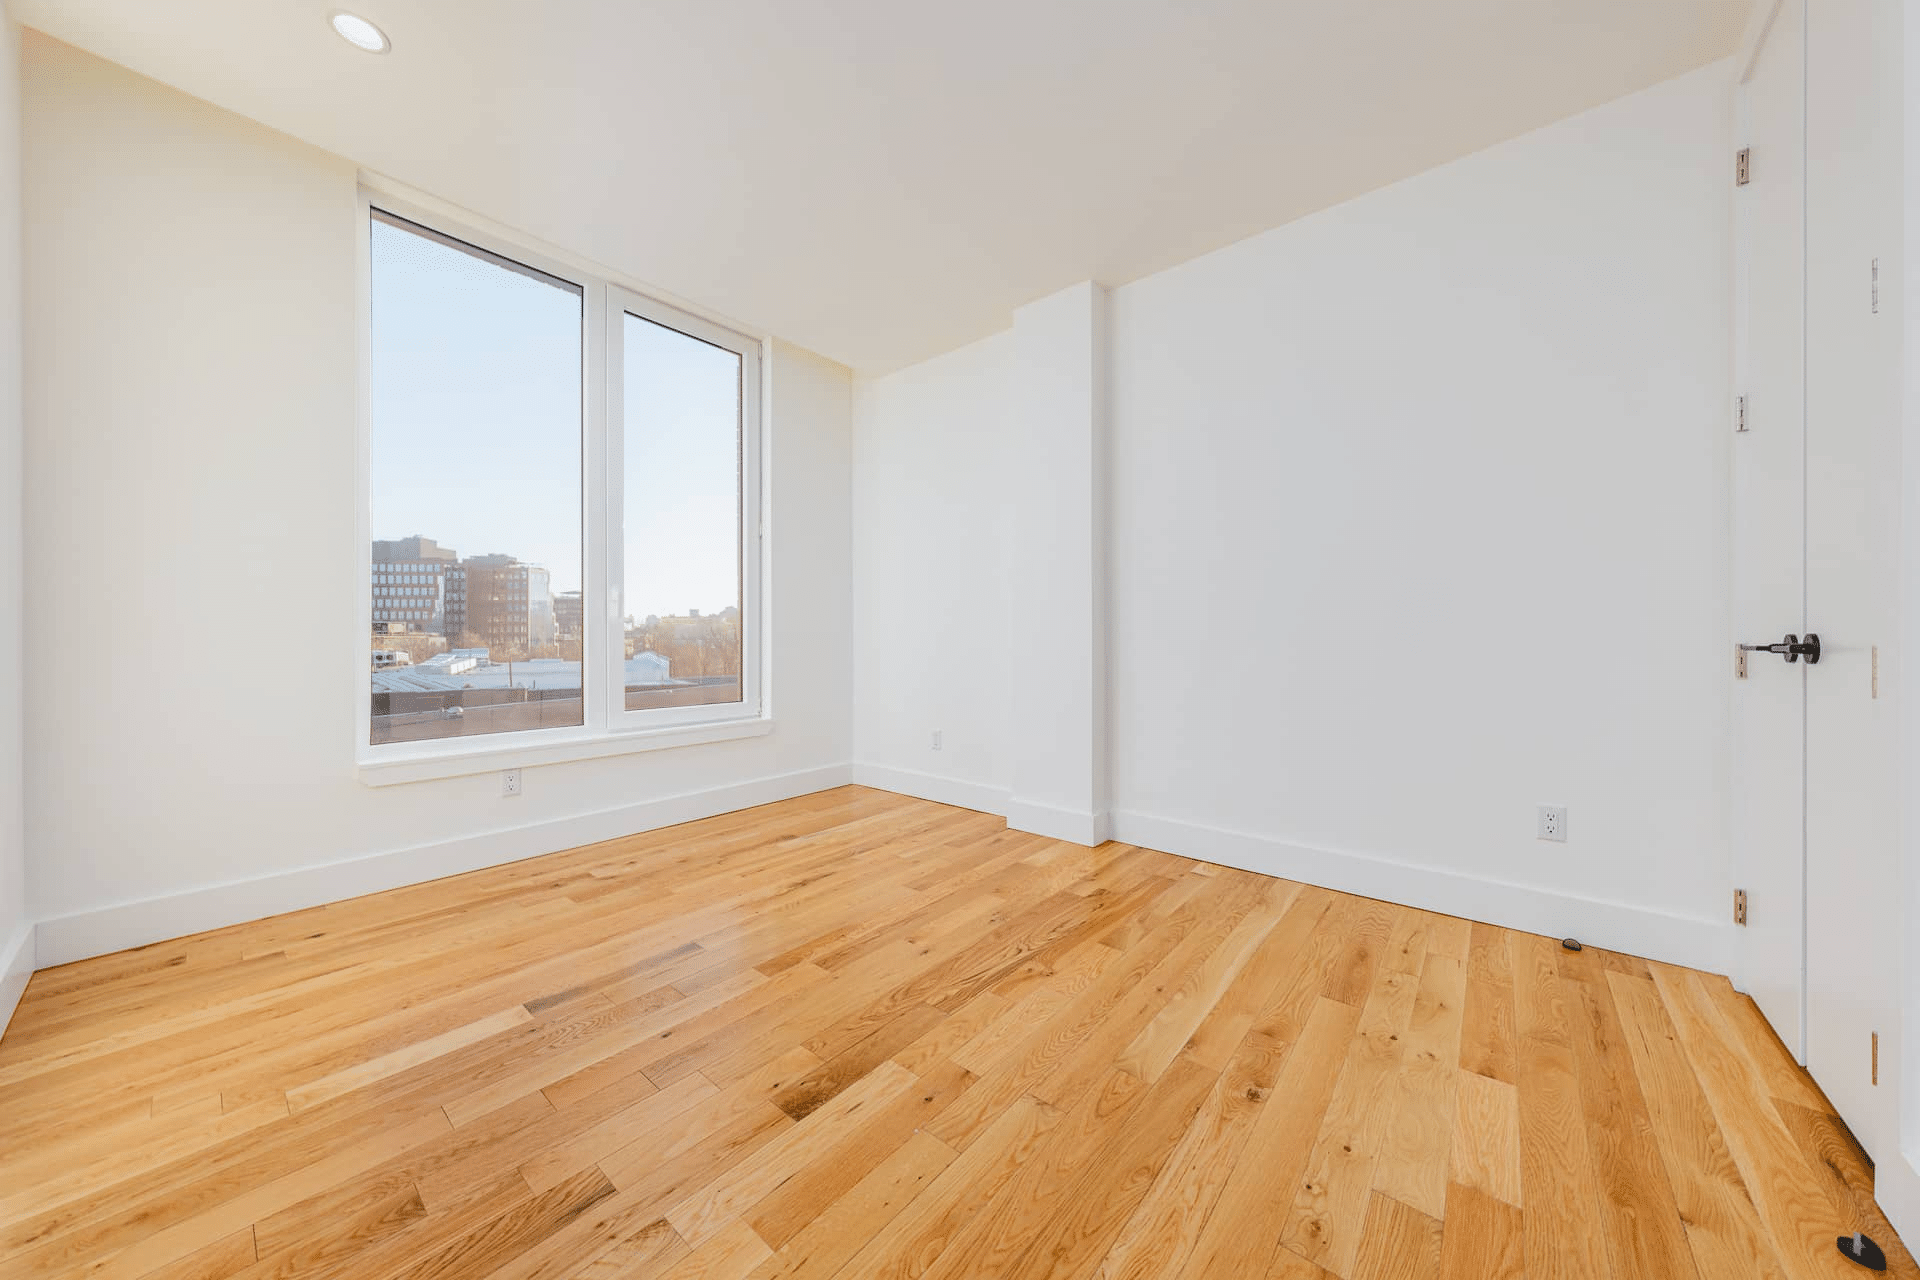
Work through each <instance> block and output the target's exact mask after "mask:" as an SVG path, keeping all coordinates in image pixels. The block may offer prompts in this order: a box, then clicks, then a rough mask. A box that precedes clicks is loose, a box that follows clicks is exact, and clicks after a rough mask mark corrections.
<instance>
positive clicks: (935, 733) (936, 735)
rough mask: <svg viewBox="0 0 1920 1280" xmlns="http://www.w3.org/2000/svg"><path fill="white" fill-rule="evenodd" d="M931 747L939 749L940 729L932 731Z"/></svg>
mask: <svg viewBox="0 0 1920 1280" xmlns="http://www.w3.org/2000/svg"><path fill="white" fill-rule="evenodd" d="M933 749H934V750H935V751H938V750H939V749H940V730H938V729H935V730H934V731H933Z"/></svg>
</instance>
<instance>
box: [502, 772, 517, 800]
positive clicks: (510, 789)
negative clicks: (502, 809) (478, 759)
mask: <svg viewBox="0 0 1920 1280" xmlns="http://www.w3.org/2000/svg"><path fill="white" fill-rule="evenodd" d="M500 794H501V795H503V796H517V795H519V794H520V771H519V770H518V769H508V770H506V771H505V772H503V773H502V774H501V775H500Z"/></svg>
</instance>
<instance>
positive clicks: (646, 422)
mask: <svg viewBox="0 0 1920 1280" xmlns="http://www.w3.org/2000/svg"><path fill="white" fill-rule="evenodd" d="M622 347H623V352H622V356H623V359H624V361H625V364H624V366H623V374H622V397H621V398H622V401H623V406H622V407H623V412H624V422H623V424H622V425H623V428H624V431H625V435H624V439H623V447H624V450H625V459H624V462H625V468H624V474H625V485H626V512H625V521H624V529H625V539H626V541H625V554H624V561H625V574H626V582H625V585H624V594H623V597H622V598H623V599H624V600H625V602H626V613H627V617H626V619H625V630H626V685H627V689H626V706H627V710H629V711H640V710H645V709H648V708H653V707H690V706H706V705H711V704H715V703H725V702H739V701H741V685H740V654H741V625H740V603H741V601H740V394H741V387H740V369H741V360H740V357H739V355H737V354H736V353H734V352H732V351H728V350H726V349H725V348H723V347H716V346H714V345H712V344H711V343H707V342H702V341H700V340H699V339H697V338H690V337H688V336H687V335H686V334H684V333H680V332H678V331H677V330H674V329H669V328H667V327H665V326H664V325H659V324H655V323H654V322H652V321H651V320H643V319H641V318H640V317H639V316H635V315H628V316H626V317H625V329H624V333H623V334H622Z"/></svg>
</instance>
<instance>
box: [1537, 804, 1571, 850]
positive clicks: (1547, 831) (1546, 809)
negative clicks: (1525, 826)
mask: <svg viewBox="0 0 1920 1280" xmlns="http://www.w3.org/2000/svg"><path fill="white" fill-rule="evenodd" d="M1534 835H1535V836H1536V837H1537V838H1539V839H1541V840H1554V841H1558V842H1559V843H1561V844H1565V843H1566V842H1567V811H1566V810H1565V809H1563V808H1561V807H1560V806H1559V805H1551V804H1543V805H1541V806H1540V825H1539V829H1538V830H1537V831H1535V832H1534Z"/></svg>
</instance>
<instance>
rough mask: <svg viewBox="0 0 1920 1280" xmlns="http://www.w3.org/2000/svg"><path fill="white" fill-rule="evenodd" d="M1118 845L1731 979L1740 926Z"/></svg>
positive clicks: (1192, 833) (1255, 843) (1121, 829)
mask: <svg viewBox="0 0 1920 1280" xmlns="http://www.w3.org/2000/svg"><path fill="white" fill-rule="evenodd" d="M1028 829H1030V828H1028ZM1113 837H1114V839H1116V840H1124V841H1126V842H1127V843H1128V844H1135V845H1140V846H1142V847H1144V848H1149V849H1159V850H1161V851H1163V852H1166V853H1174V854H1179V855H1180V856H1182V857H1186V858H1197V859H1199V860H1201V861H1203V862H1217V863H1219V864H1221V865H1222V866H1229V867H1238V868H1240V869H1241V870H1244V871H1257V872H1259V873H1260V874H1262V875H1270V876H1283V877H1285V878H1287V879H1289V880H1300V881H1304V882H1305V883H1308V884H1315V885H1320V886H1321V887H1323V888H1327V889H1338V890H1340V891H1341V892H1343V893H1355V894H1360V895H1361V896H1363V897H1368V898H1378V899H1381V900H1383V901H1386V902H1394V903H1399V904H1400V905H1402V906H1410V907H1420V908H1423V909H1424V910H1427V911H1438V912H1442V913H1444V914H1447V915H1454V916H1462V917H1465V918H1467V919H1470V920H1478V921H1482V922H1484V923H1487V924H1496V925H1500V926H1502V927H1504V928H1508V929H1519V930H1523V931H1525V932H1527V933H1540V934H1545V935H1547V936H1548V937H1552V938H1565V937H1575V938H1580V939H1581V940H1583V941H1586V942H1591V943H1593V944H1594V945H1595V946H1599V947H1605V948H1607V949H1609V950H1613V951H1622V952H1626V953H1628V954H1629V955H1636V956H1645V957H1647V958H1649V959H1653V960H1664V961H1667V962H1668V963H1670V964H1680V965H1687V966H1689V967H1691V968H1695V969H1703V970H1705V971H1707V972H1708V973H1725V972H1726V971H1727V968H1728V960H1729V959H1730V957H1731V955H1732V951H1733V926H1732V925H1731V924H1728V923H1725V922H1722V921H1718V920H1707V919H1702V918H1699V917H1694V916H1682V915H1676V914H1673V913H1670V912H1665V911H1657V910H1654V909H1652V908H1649V907H1637V906H1632V905H1630V904H1627V903H1623V902H1609V901H1605V900H1602V899H1598V898H1580V897H1575V896H1573V895H1570V894H1563V893H1556V892H1554V891H1553V890H1551V889H1541V888H1536V887H1534V886H1532V885H1521V884H1512V883H1509V882H1506V881H1500V880H1488V879H1484V878H1481V877H1479V876H1470V875H1463V874H1461V873H1459V872H1457V871H1443V870H1440V869H1439V868H1436V867H1423V866H1418V865H1415V864H1413V863H1408V862H1399V861H1395V860H1394V859H1391V858H1382V857H1377V856H1373V855H1370V854H1357V853H1340V852H1335V851H1333V850H1331V849H1312V848H1308V847H1306V846H1304V845H1295V844H1287V843H1285V842H1283V841H1279V840H1271V839H1268V838H1266V837H1265V836H1256V835H1250V834H1248V833H1246V832H1241V831H1225V830H1222V829H1220V828H1218V827H1206V826H1201V825H1200V824H1198V823H1192V822H1180V821H1177V820H1175V819H1172V818H1160V817H1154V816H1153V815H1151V814H1145V813H1132V812H1128V811H1125V810H1116V811H1115V812H1114V814H1113Z"/></svg>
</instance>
